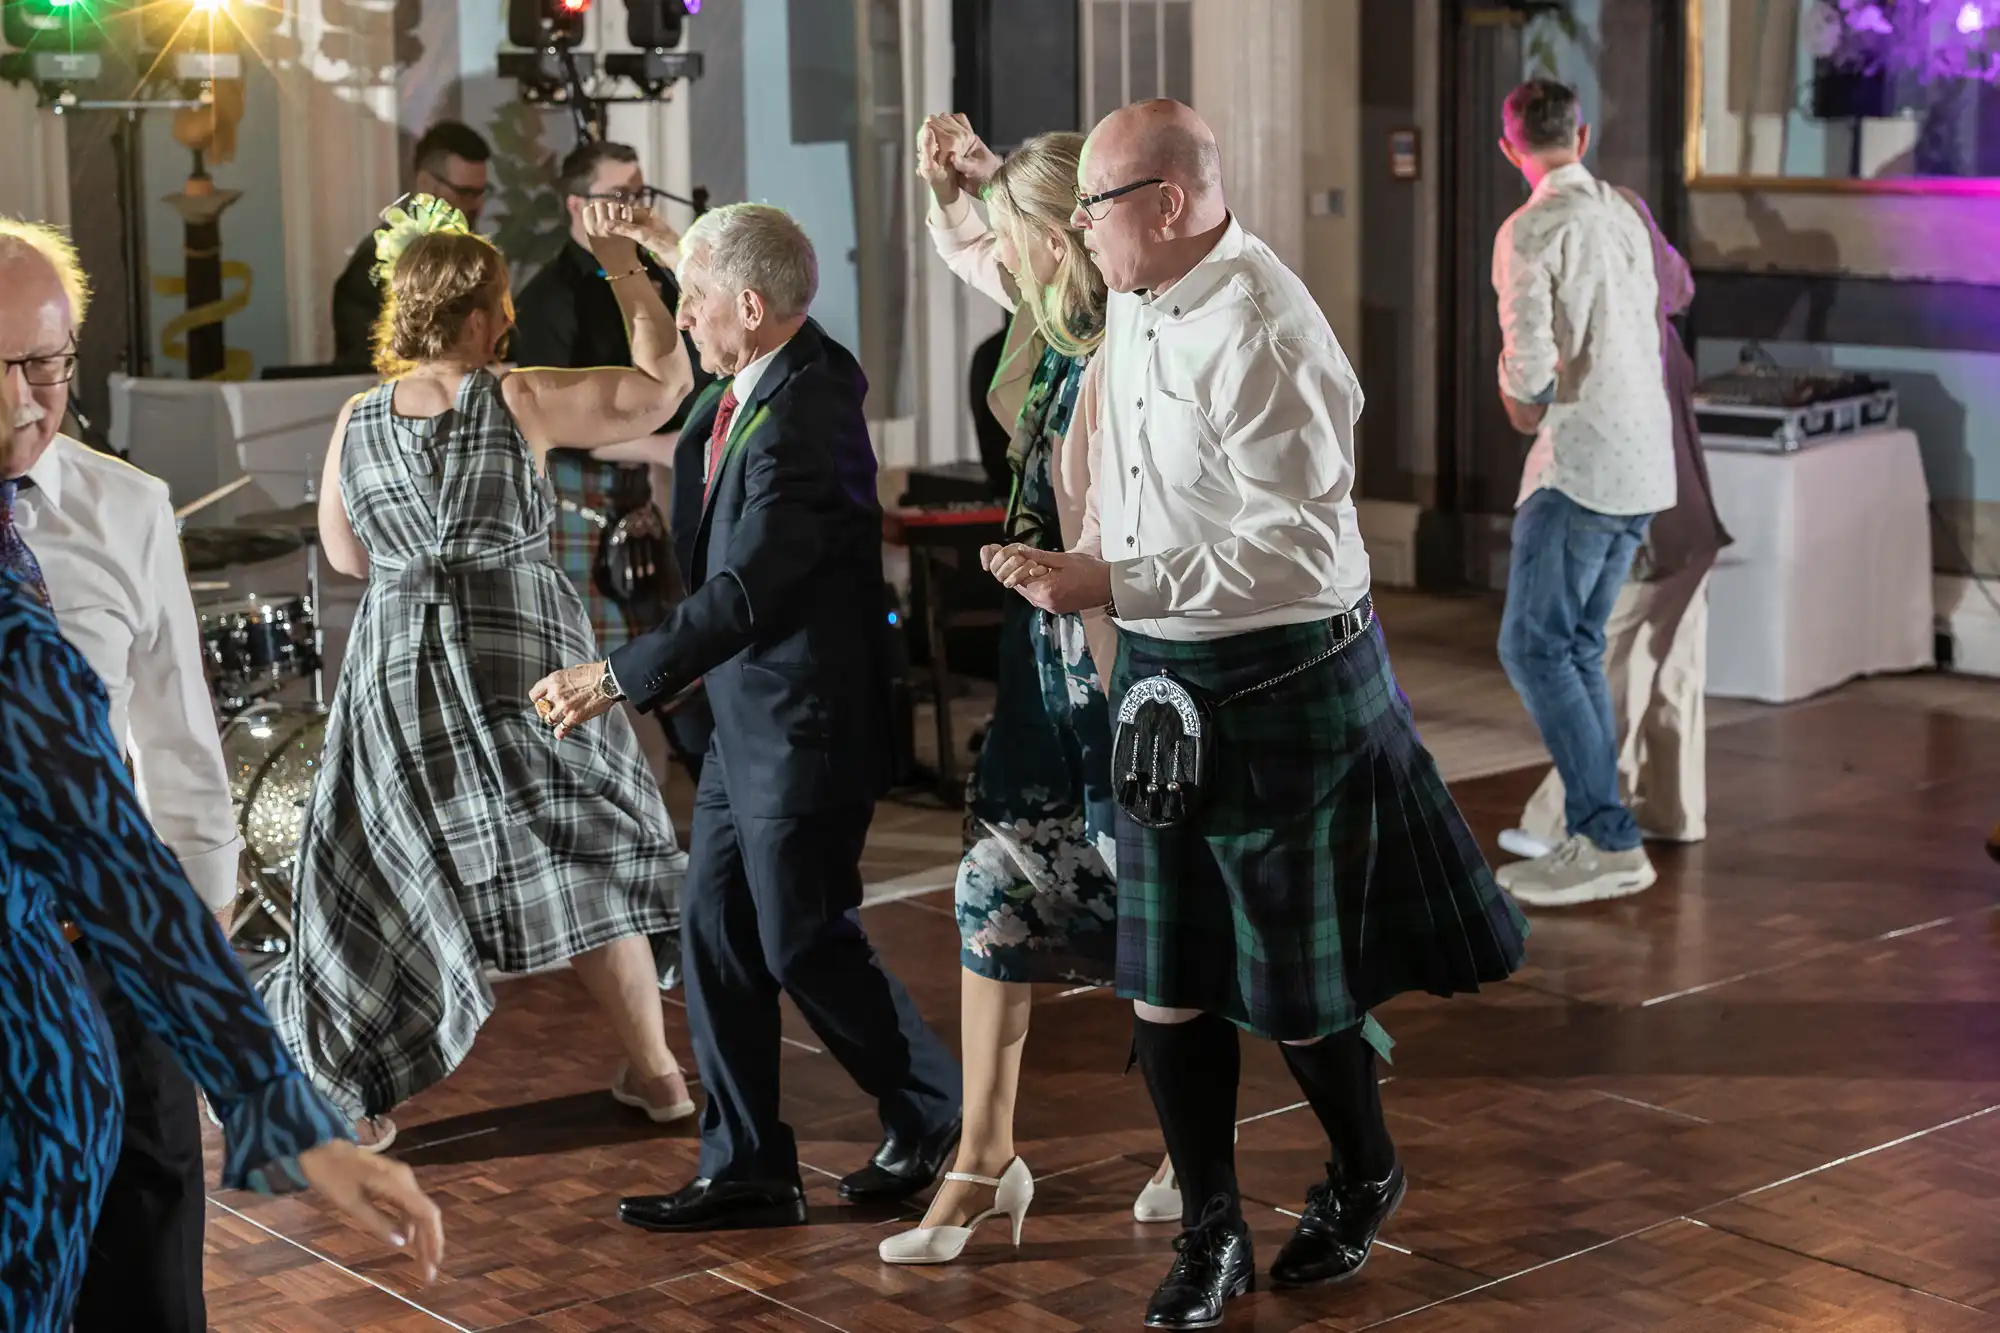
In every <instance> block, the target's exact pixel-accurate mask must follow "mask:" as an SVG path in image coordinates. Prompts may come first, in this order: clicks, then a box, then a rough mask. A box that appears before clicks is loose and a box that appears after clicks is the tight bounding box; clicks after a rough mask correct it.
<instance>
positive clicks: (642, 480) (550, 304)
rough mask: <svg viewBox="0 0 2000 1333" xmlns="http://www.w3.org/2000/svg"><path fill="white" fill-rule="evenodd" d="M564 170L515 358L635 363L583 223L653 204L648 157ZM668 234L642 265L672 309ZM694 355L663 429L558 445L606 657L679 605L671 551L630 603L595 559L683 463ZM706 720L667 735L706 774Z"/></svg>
mask: <svg viewBox="0 0 2000 1333" xmlns="http://www.w3.org/2000/svg"><path fill="white" fill-rule="evenodd" d="M561 172H562V174H561V176H560V178H559V180H558V182H557V184H558V188H559V189H560V190H561V192H562V195H563V202H564V206H565V207H566V208H567V209H568V210H569V217H570V237H569V239H568V240H567V241H565V242H564V243H563V248H562V251H561V252H560V253H559V254H557V255H556V257H555V258H554V259H551V260H550V261H549V262H548V263H547V264H545V265H544V266H543V267H542V269H541V271H540V272H538V273H537V274H535V276H534V277H533V278H531V279H530V280H529V281H528V283H527V284H526V285H525V286H523V287H522V288H521V290H520V292H519V293H518V294H517V295H516V296H515V298H514V341H513V360H514V363H515V364H516V365H521V366H559V367H584V366H629V365H631V364H632V350H631V346H630V344H629V343H628V342H627V341H626V336H625V321H624V318H623V316H621V315H620V314H619V312H618V300H617V297H616V296H615V295H614V294H613V292H612V289H611V284H610V283H609V282H608V281H607V280H606V278H607V276H612V275H607V274H606V273H605V272H604V270H603V268H602V267H601V266H600V265H599V264H598V262H597V259H596V257H595V256H594V255H592V253H591V251H590V246H589V244H588V237H587V235H586V234H585V232H584V230H583V222H582V218H583V212H584V209H585V207H586V206H587V205H588V204H589V203H590V201H591V200H593V199H598V200H608V201H611V202H614V203H625V204H631V205H634V206H635V207H639V206H643V205H644V204H645V203H646V200H647V198H648V191H647V189H646V176H645V172H644V170H643V169H642V168H641V166H640V164H639V154H638V153H637V152H636V151H634V150H633V149H631V148H629V147H627V146H626V145H624V144H619V143H604V142H592V143H586V144H583V145H581V146H579V147H578V148H576V149H575V150H574V151H573V152H571V153H570V155H569V156H568V157H567V158H565V159H563V164H562V169H561ZM658 237H659V239H657V240H649V241H648V242H647V243H646V245H645V246H644V247H643V248H642V249H641V251H640V263H641V265H642V266H643V267H644V268H645V269H646V270H647V272H648V273H649V274H650V275H651V277H652V280H653V283H654V285H655V286H656V287H657V288H658V289H659V292H660V299H661V300H662V301H664V302H665V303H666V306H667V309H669V310H674V309H677V308H678V306H679V304H680V295H681V291H680V286H679V284H678V283H677V282H676V281H675V279H674V269H675V267H677V266H678V264H679V263H680V256H679V253H678V250H677V245H678V240H679V238H678V237H676V236H674V235H673V234H672V233H671V232H670V231H667V230H666V229H664V228H663V227H662V228H659V229H658ZM682 337H683V338H685V337H686V335H685V334H683V335H682ZM688 358H689V360H690V361H691V362H693V363H694V364H695V365H696V366H697V369H696V371H695V385H694V390H693V392H692V393H690V394H689V395H688V398H687V401H686V402H683V403H682V404H681V407H680V410H679V411H677V412H676V413H675V414H674V416H673V419H672V420H670V421H668V422H667V424H666V426H665V427H664V428H662V430H661V432H660V433H659V434H657V435H652V436H648V437H646V438H645V439H641V440H633V441H629V442H627V443H625V444H617V445H612V446H609V447H607V448H603V449H594V450H590V451H588V452H586V451H582V450H576V449H552V450H550V451H549V457H548V473H549V481H550V484H551V485H552V486H553V487H554V489H555V494H556V516H555V523H554V525H553V526H552V527H551V528H550V531H549V544H550V546H551V547H552V548H553V550H554V553H555V556H556V562H557V563H558V564H560V565H561V566H562V568H563V570H564V572H566V573H567V574H568V575H569V576H570V581H571V582H572V583H574V584H575V585H576V590H577V593H578V594H579V595H580V596H581V597H582V598H583V601H584V605H585V607H586V608H587V609H588V610H589V612H590V623H591V629H592V630H593V632H595V633H596V635H597V646H598V649H599V650H600V651H601V652H604V653H606V654H609V653H610V652H612V651H613V650H615V649H617V648H619V647H621V646H622V645H623V644H624V643H625V642H626V641H627V640H628V639H630V638H631V637H632V636H633V635H634V634H638V633H642V632H644V631H645V630H648V629H651V628H652V627H653V626H654V625H657V624H658V623H660V621H661V620H662V619H664V618H665V616H666V614H667V612H668V610H670V609H671V608H672V606H673V604H674V602H675V601H677V600H678V592H679V579H678V578H677V577H676V575H675V571H674V569H673V567H672V566H673V560H672V559H671V558H670V557H669V558H667V559H664V560H662V561H661V562H660V564H661V568H660V570H659V572H658V575H657V580H656V584H655V586H654V587H653V588H652V589H650V590H649V592H650V595H649V596H648V595H641V596H635V597H634V598H633V599H632V600H631V602H630V603H629V604H628V605H624V606H621V605H619V604H618V603H617V602H615V601H613V600H612V599H611V598H610V597H609V596H607V595H606V594H605V592H604V590H603V589H602V588H600V587H598V586H597V580H596V578H595V577H594V566H595V563H596V558H597V548H598V544H599V542H601V541H602V540H603V539H604V536H605V532H606V528H605V526H604V525H605V523H606V522H609V523H616V522H617V521H618V519H619V517H620V516H622V515H626V514H631V513H634V511H643V510H646V509H647V507H648V506H649V505H652V503H653V494H654V489H653V483H652V479H651V475H650V469H651V468H659V469H662V470H663V471H664V470H665V469H668V468H670V467H671V466H672V464H673V452H674V442H675V440H676V439H678V438H679V434H680V428H681V423H682V421H684V420H685V419H686V413H687V407H688V403H691V402H693V401H694V399H695V397H696V396H698V395H699V394H700V393H701V391H702V389H703V388H705V387H707V385H708V383H709V380H710V379H711V378H712V377H711V376H710V375H709V374H708V373H707V372H706V371H703V370H701V369H699V365H700V361H699V358H698V356H697V354H696V353H695V351H694V348H693V344H692V343H690V344H689V346H688ZM655 512H656V513H657V512H658V511H657V510H656V511H655ZM641 526H643V520H642V523H641ZM662 526H663V525H662ZM704 718H705V710H704V709H703V708H702V707H701V705H700V704H699V702H698V701H697V702H695V703H692V704H690V705H684V706H683V707H682V709H681V710H680V711H679V712H677V713H675V714H673V715H672V716H671V718H670V720H669V724H668V726H667V728H666V731H667V736H668V737H669V738H670V740H671V741H672V743H673V746H674V748H675V749H676V750H677V751H678V752H679V755H680V758H681V760H682V762H683V764H684V765H686V766H687V768H688V769H689V770H690V771H691V772H698V770H699V765H700V756H701V753H702V751H703V750H704V749H706V748H707V734H706V732H707V728H706V725H705V722H704ZM633 721H634V725H636V726H637V727H638V728H639V734H640V739H641V740H642V741H644V742H646V743H647V747H646V748H647V749H648V750H649V751H651V752H653V757H655V759H656V760H657V757H658V748H657V743H656V742H654V740H653V734H654V733H653V729H654V727H655V726H657V725H658V724H657V723H655V722H654V721H653V720H652V718H650V717H641V716H638V715H635V716H634V719H633Z"/></svg>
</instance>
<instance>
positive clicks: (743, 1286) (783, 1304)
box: [708, 1268, 847, 1333]
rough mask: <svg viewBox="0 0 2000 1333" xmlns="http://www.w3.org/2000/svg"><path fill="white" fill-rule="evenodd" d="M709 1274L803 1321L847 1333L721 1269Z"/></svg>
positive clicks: (714, 1269)
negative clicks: (807, 1320)
mask: <svg viewBox="0 0 2000 1333" xmlns="http://www.w3.org/2000/svg"><path fill="white" fill-rule="evenodd" d="M708 1272H709V1275H710V1276H712V1277H717V1278H720V1279H722V1280H723V1281H724V1282H727V1283H728V1284H729V1285H730V1286H732V1287H735V1288H737V1289H739V1290H741V1291H747V1292H749V1293H750V1294H751V1295H752V1296H755V1297H756V1298H757V1299H758V1300H760V1301H769V1302H770V1303H771V1304H773V1305H775V1306H777V1307H778V1308H779V1309H781V1310H790V1311H791V1312H792V1313H793V1314H795V1315H797V1316H798V1317H799V1318H801V1319H810V1320H812V1321H813V1322H814V1323H815V1324H818V1325H819V1326H820V1327H821V1328H830V1329H833V1330H834V1333H847V1330H846V1329H844V1328H842V1327H841V1326H840V1325H839V1324H834V1323H829V1322H828V1321H826V1320H824V1319H821V1318H820V1317H819V1316H818V1315H816V1314H813V1313H811V1312H810V1311H806V1310H801V1309H800V1308H799V1307H798V1306H796V1305H792V1304H789V1303H788V1302H785V1301H781V1300H779V1299H778V1298H777V1297H776V1296H771V1295H767V1294H766V1293H764V1292H761V1291H759V1290H757V1289H756V1288H755V1287H753V1286H750V1285H749V1284H748V1283H745V1282H738V1281H737V1280H736V1279H735V1278H733V1277H731V1276H729V1274H727V1273H725V1272H723V1271H722V1270H721V1269H720V1268H711V1269H709V1270H708Z"/></svg>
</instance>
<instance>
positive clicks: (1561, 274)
mask: <svg viewBox="0 0 2000 1333" xmlns="http://www.w3.org/2000/svg"><path fill="white" fill-rule="evenodd" d="M1493 289H1494V291H1495V292H1496V293H1497V294H1498V296H1499V298H1500V335H1501V340H1502V348H1501V352H1500V392H1501V393H1503V394H1505V395H1507V397H1509V398H1512V399H1513V400H1514V401H1515V402H1518V403H1547V404H1548V412H1547V414H1546V415H1544V416H1543V417H1542V422H1541V426H1540V427H1539V428H1538V429H1537V430H1536V432H1535V442H1534V444H1533V445H1532V446H1530V448H1529V450H1528V459H1527V462H1526V464H1525V465H1524V466H1523V467H1522V469H1521V490H1520V493H1519V495H1518V497H1517V498H1516V500H1515V502H1514V503H1515V504H1516V505H1517V506H1518V505H1519V504H1520V503H1521V502H1522V501H1524V500H1526V499H1527V498H1528V497H1529V496H1531V495H1533V494H1534V493H1535V492H1536V491H1538V490H1541V489H1543V488H1545V487H1546V488H1548V489H1551V490H1557V491H1561V492H1562V493H1563V494H1564V495H1567V496H1568V497H1569V498H1570V499H1572V500H1574V501H1576V502H1577V503H1578V504H1580V505H1582V506H1583V507H1584V508H1585V509H1589V510H1593V511H1595V512H1597V513H1600V514H1613V515H1634V514H1657V513H1659V512H1661V511H1662V510H1666V509H1671V508H1673V505H1674V419H1673V409H1672V408H1671V407H1670V406H1669V404H1668V401H1667V384H1666V372H1665V369H1664V364H1663V362H1662V361H1661V359H1660V319H1659V302H1660V286H1659V278H1658V276H1657V274H1656V273H1655V271H1654V265H1653V233H1652V229H1651V227H1650V226H1649V225H1648V224H1647V221H1646V219H1645V218H1643V217H1641V216H1640V214H1639V212H1638V210H1637V209H1636V208H1635V207H1634V206H1633V205H1632V204H1631V203H1630V202H1628V201H1627V200H1626V199H1625V198H1623V197H1622V195H1621V194H1620V192H1619V191H1618V190H1617V189H1616V188H1614V187H1612V186H1610V185H1607V184H1606V183H1604V182H1603V181H1600V180H1598V179H1597V178H1596V177H1595V176H1593V175H1591V174H1590V170H1589V168H1587V167H1585V166H1584V165H1583V164H1582V163H1581V162H1573V163H1571V164H1570V165H1568V166H1566V167H1558V168H1557V169H1556V170H1554V171H1551V172H1550V173H1549V174H1548V175H1547V176H1544V177H1543V178H1542V181H1541V184H1539V185H1537V186H1536V187H1535V190H1534V193H1533V194H1531V195H1530V196H1529V197H1528V202H1527V203H1525V204H1523V205H1522V206H1521V207H1520V208H1519V209H1517V210H1515V212H1514V214H1513V216H1512V217H1509V218H1508V219H1507V221H1506V222H1504V223H1502V224H1501V226H1500V231H1499V234H1498V235H1497V236H1496V237H1495V238H1494V242H1493Z"/></svg>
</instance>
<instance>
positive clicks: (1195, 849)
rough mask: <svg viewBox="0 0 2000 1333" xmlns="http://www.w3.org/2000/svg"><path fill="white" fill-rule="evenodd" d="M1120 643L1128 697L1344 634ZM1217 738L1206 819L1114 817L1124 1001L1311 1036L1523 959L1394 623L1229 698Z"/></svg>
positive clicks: (1226, 684)
mask: <svg viewBox="0 0 2000 1333" xmlns="http://www.w3.org/2000/svg"><path fill="white" fill-rule="evenodd" d="M1118 638H1119V643H1120V645H1121V646H1120V651H1119V654H1118V667H1117V671H1116V673H1115V676H1114V680H1113V691H1114V699H1115V698H1118V697H1122V696H1123V694H1124V692H1125V690H1126V688H1127V687H1128V686H1130V685H1131V684H1132V682H1134V681H1136V680H1139V679H1142V678H1143V677H1146V676H1149V675H1152V674H1154V673H1156V672H1159V671H1162V670H1166V671H1171V672H1173V673H1174V674H1175V675H1176V676H1178V677H1180V678H1181V679H1182V680H1184V681H1186V682H1188V683H1189V684H1191V685H1196V686H1199V687H1201V688H1202V689H1203V690H1205V691H1206V692H1207V693H1208V695H1209V697H1210V699H1211V701H1213V700H1216V699H1220V698H1222V697H1224V696H1226V695H1228V694H1230V693H1232V692H1233V691H1236V690H1240V689H1243V688H1245V687H1247V686H1251V685H1256V684H1259V683H1261V682H1263V681H1267V680H1270V679H1271V678H1272V677H1274V676H1277V675H1279V674H1281V673H1282V672H1284V671H1286V670H1287V669H1289V668H1291V667H1294V666H1297V665H1299V664H1300V663H1303V662H1308V661H1311V660H1312V659H1313V658H1315V657H1317V656H1319V655H1320V654H1321V653H1324V652H1325V651H1326V650H1327V649H1328V648H1330V647H1332V646H1333V645H1334V644H1335V643H1336V642H1338V640H1337V639H1336V638H1335V637H1334V622H1332V621H1319V622H1316V623H1312V624H1304V625H1287V626H1281V627H1278V628H1274V629H1263V630H1253V631H1251V632H1250V633H1247V634H1239V635H1234V636H1231V637H1228V638H1222V639H1208V640H1203V641H1198V642H1177V641H1172V640H1165V639H1153V638H1146V637H1144V636H1142V635H1137V634H1133V633H1130V632H1129V631H1126V630H1123V629H1121V630H1120V631H1119V634H1118ZM1114 706H1115V705H1114ZM1214 731H1215V736H1216V740H1217V749H1216V763H1215V774H1214V778H1213V785H1212V789H1211V794H1210V796H1209V799H1208V802H1207V804H1206V806H1205V807H1204V808H1203V809H1202V810H1201V811H1200V813H1198V814H1197V815H1196V816H1195V817H1194V818H1193V819H1192V820H1190V821H1188V822H1186V823H1184V824H1182V825H1180V826H1179V827H1176V828H1171V829H1148V828H1143V827H1141V826H1140V825H1138V824H1137V823H1134V822H1133V821H1132V820H1131V819H1130V818H1129V817H1127V816H1126V815H1125V814H1124V812H1123V811H1120V812H1119V817H1118V993H1119V994H1120V995H1122V996H1125V997H1126V998H1128V999H1134V1000H1143V1001H1145V1002H1146V1003H1148V1004H1154V1005H1160V1006H1162V1007H1166V1008H1174V1009H1200V1010H1203V1011H1205V1012H1208V1013H1214V1014H1220V1015H1222V1016H1223V1017H1224V1018H1227V1019H1229V1020H1230V1021H1231V1022H1233V1023H1235V1024H1236V1025H1237V1026H1238V1027H1241V1028H1243V1029H1244V1030H1245V1031H1248V1032H1251V1033H1254V1034H1255V1035H1257V1036H1260V1037H1268V1038H1272V1039H1274V1040H1279V1041H1300V1040H1305V1039H1307V1038H1312V1037H1321V1036H1326V1035H1329V1034H1331V1033H1334V1032H1339V1031H1343V1030H1345V1029H1346V1028H1349V1027H1352V1026H1354V1025H1355V1024H1356V1023H1359V1022H1362V1021H1363V1019H1365V1018H1366V1017H1367V1015H1368V1011H1369V1010H1371V1009H1373V1008H1374V1007H1375V1006H1376V1005H1379V1004H1381V1003H1382V1002H1383V1001H1384V1000H1387V999H1389V998H1390V997H1391V996H1395V995H1400V994H1402V993H1403V992H1404V991H1413V990H1420V991H1429V992H1430V993H1431V994H1433V995H1452V994H1455V993H1458V992H1461V991H1472V990H1477V989H1479V986H1480V984H1481V983H1482V982H1491V981H1501V980H1504V979H1505V978H1506V977H1507V976H1508V975H1509V974H1510V973H1512V972H1513V971H1514V969H1515V968H1516V967H1518V966H1519V965H1520V962H1521V955H1522V951H1523V944H1524V941H1525V940H1526V937H1527V934H1528V923H1527V922H1526V920H1524V919H1523V918H1522V916H1521V913H1520V911H1519V910H1518V909H1517V908H1516V907H1515V906H1514V904H1513V901H1512V900H1511V899H1510V898H1508V896H1507V895H1506V894H1505V893H1504V892H1503V891H1502V890H1501V888H1500V886H1499V885H1498V884H1497V883H1495V881H1494V879H1493V873H1492V871H1491V870H1489V869H1488V868H1487V865H1486V858H1485V857H1484V856H1483V855H1482V854H1481V853H1480V850H1479V847H1478V845H1477V844H1476V843H1475V842H1474V841H1473V838H1472V833H1471V831H1470V830H1469V829H1467V828H1466V825H1465V819H1464V817H1463V816H1462V815H1460V814H1459V812H1458V806H1457V804H1456V803H1454V802H1453V800H1452V799H1451V794H1450V793H1449V792H1447V791H1446V790H1445V785H1444V780H1443V779H1442V778H1440V777H1439V776H1438V771H1437V764H1436V763H1435V762H1434V761H1433V760H1432V759H1431V756H1430V752H1429V751H1428V750H1426V749H1424V746H1423V742H1422V741H1420V740H1419V739H1418V738H1417V731H1416V726H1415V724H1414V723H1413V722H1412V721H1411V719H1410V708H1409V702H1408V701H1407V700H1406V699H1405V698H1404V697H1403V693H1402V691H1401V690H1400V689H1398V688H1397V686H1396V678H1395V675H1394V674H1393V673H1392V672H1391V671H1390V668H1389V652H1388V648H1387V647H1386V646H1385V644H1384V643H1383V641H1382V631H1381V628H1380V626H1377V625H1370V626H1369V627H1368V628H1367V629H1366V630H1365V631H1364V632H1362V633H1361V634H1360V635H1359V636H1358V637H1356V638H1354V639H1353V640H1352V641H1351V642H1350V643H1348V645H1347V646H1346V648H1344V649H1342V650H1341V651H1340V652H1339V653H1338V654H1336V655H1335V656H1333V657H1331V658H1329V659H1327V660H1326V661H1324V662H1322V663H1320V664H1319V665H1317V666H1314V667H1311V668H1309V669H1307V670H1305V671H1302V672H1300V673H1299V674H1297V675H1295V676H1292V677H1290V678H1289V679H1287V680H1284V681H1282V682H1280V683H1278V684H1276V685H1273V686H1271V687H1270V688H1269V689H1266V690H1261V691H1259V692H1257V693H1255V694H1250V695H1246V696H1244V697H1243V698H1241V699H1238V700H1236V701H1234V702H1233V703H1230V704H1228V705H1227V706H1225V707H1221V708H1218V709H1216V710H1215V713H1214ZM1370 1026H1371V1028H1372V1027H1373V1025H1372V1024H1371V1025H1370ZM1370 1035H1371V1038H1374V1037H1376V1036H1377V1035H1378V1034H1375V1033H1372V1032H1371V1034H1370ZM1378 1044H1381V1043H1379V1042H1378Z"/></svg>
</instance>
